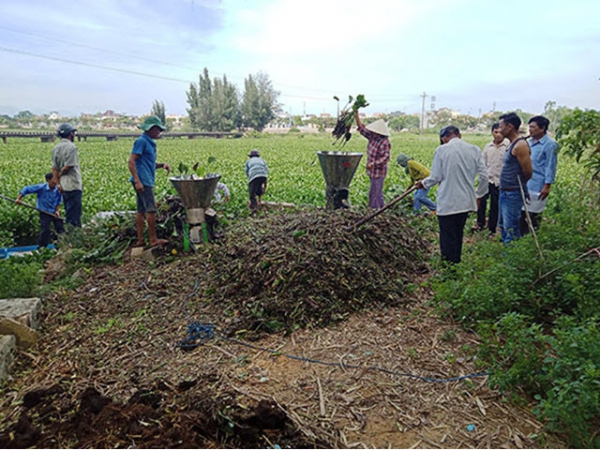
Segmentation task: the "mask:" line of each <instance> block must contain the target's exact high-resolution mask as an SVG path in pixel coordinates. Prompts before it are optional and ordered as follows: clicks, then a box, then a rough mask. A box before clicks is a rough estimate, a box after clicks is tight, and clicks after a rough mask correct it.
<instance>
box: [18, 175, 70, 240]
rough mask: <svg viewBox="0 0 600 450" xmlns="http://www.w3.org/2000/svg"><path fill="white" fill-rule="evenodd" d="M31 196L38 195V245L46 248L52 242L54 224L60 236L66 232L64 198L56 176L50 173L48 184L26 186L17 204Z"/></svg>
mask: <svg viewBox="0 0 600 450" xmlns="http://www.w3.org/2000/svg"><path fill="white" fill-rule="evenodd" d="M29 194H36V195H37V202H36V204H37V209H38V210H39V211H40V226H41V231H40V235H39V236H38V245H39V246H40V247H46V246H47V245H48V244H49V243H50V241H51V233H52V230H51V225H52V224H54V231H55V232H56V234H60V233H62V232H64V231H65V229H64V226H63V221H62V219H61V218H60V210H59V207H60V204H61V202H62V196H61V195H60V191H59V190H58V188H57V182H56V179H55V178H54V174H53V173H52V172H49V173H47V174H46V183H41V184H33V185H31V186H25V187H24V188H23V189H21V192H19V195H18V197H17V198H16V200H15V202H17V203H19V204H20V203H21V199H22V198H23V197H25V196H26V195H29Z"/></svg>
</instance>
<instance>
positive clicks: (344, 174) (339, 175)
mask: <svg viewBox="0 0 600 450" xmlns="http://www.w3.org/2000/svg"><path fill="white" fill-rule="evenodd" d="M362 155H363V154H362V153H350V152H317V156H318V157H319V164H321V170H322V171H323V176H324V177H325V184H326V185H327V188H326V192H325V194H326V196H327V207H328V208H333V209H337V208H342V207H348V190H349V188H350V182H351V181H352V178H353V177H354V174H355V173H356V169H357V168H358V164H359V163H360V159H361V158H362Z"/></svg>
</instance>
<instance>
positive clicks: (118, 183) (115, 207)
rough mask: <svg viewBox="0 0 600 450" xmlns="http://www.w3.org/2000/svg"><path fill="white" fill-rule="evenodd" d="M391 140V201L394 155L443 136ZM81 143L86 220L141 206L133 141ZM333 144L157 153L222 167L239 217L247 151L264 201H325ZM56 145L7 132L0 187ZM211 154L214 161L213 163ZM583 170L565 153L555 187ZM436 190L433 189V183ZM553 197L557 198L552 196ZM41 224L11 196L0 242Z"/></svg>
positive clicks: (175, 142) (252, 142)
mask: <svg viewBox="0 0 600 450" xmlns="http://www.w3.org/2000/svg"><path fill="white" fill-rule="evenodd" d="M464 138H465V140H466V141H468V142H470V143H473V144H475V145H477V146H479V147H480V148H483V146H484V145H485V144H486V143H487V142H489V137H488V136H485V135H466V136H464ZM391 141H392V158H391V161H390V166H389V173H388V177H387V179H386V182H385V186H384V192H385V194H386V200H391V199H392V198H393V197H394V196H395V195H397V194H398V193H399V192H401V191H402V190H403V189H404V188H405V187H406V185H407V182H408V177H407V176H406V175H405V174H404V173H403V171H402V170H401V168H400V167H399V166H398V165H397V164H396V162H395V161H396V157H397V155H398V154H399V153H401V152H402V153H406V154H407V155H409V156H411V157H413V158H415V159H417V160H418V161H420V162H422V163H423V164H425V165H426V166H430V165H431V161H432V158H433V153H434V151H435V148H436V147H437V145H438V143H439V141H438V138H437V136H435V135H425V136H417V135H413V134H408V133H402V134H396V135H394V136H392V138H391ZM75 143H76V144H77V146H78V148H79V159H80V164H81V169H82V176H83V183H84V194H83V195H84V196H83V215H84V217H83V219H84V221H86V220H89V219H90V218H91V217H92V216H93V215H94V214H96V213H98V212H101V211H122V210H133V209H135V195H134V192H133V188H132V186H131V184H130V183H129V171H128V169H127V159H128V157H129V154H130V152H131V147H132V145H133V140H131V139H124V138H121V139H119V140H118V141H112V142H108V141H106V140H104V138H91V139H89V140H88V141H81V142H77V141H76V142H75ZM331 143H332V139H331V136H330V135H329V134H319V135H301V134H300V135H298V134H293V135H265V136H264V137H256V138H241V139H212V138H204V139H180V138H177V139H160V140H158V159H159V161H160V162H166V163H168V164H170V166H171V168H172V175H177V167H178V165H179V163H184V164H186V165H187V166H189V167H191V166H192V165H193V164H195V163H196V162H199V163H200V166H201V167H204V169H205V171H206V172H207V173H208V172H218V173H220V174H221V176H222V181H223V182H225V183H226V184H227V186H228V187H229V189H230V190H231V193H232V198H231V203H229V204H227V205H224V212H225V213H226V214H227V215H228V216H229V217H230V218H236V217H239V216H242V215H244V214H246V201H247V180H246V176H245V174H244V162H245V161H246V159H247V155H248V153H249V151H250V150H251V149H254V148H256V149H258V150H260V152H261V155H262V156H263V158H264V159H265V160H266V161H267V163H268V165H269V168H270V174H269V189H268V193H267V194H266V196H265V198H264V200H265V201H270V202H290V203H295V204H299V205H301V204H310V205H317V206H324V205H325V181H324V178H323V175H322V172H321V168H320V166H319V162H318V158H317V155H316V153H317V152H318V151H324V150H338V148H337V147H333V146H332V145H331ZM53 145H54V144H53V143H41V142H39V141H38V140H36V139H9V140H8V143H7V144H4V145H2V146H0V149H1V150H0V151H2V158H1V161H0V186H1V188H0V193H1V194H3V195H6V196H9V197H12V198H15V197H16V196H17V195H18V193H19V190H20V189H21V188H22V187H23V186H25V185H28V184H36V183H41V182H43V181H44V174H45V173H46V172H48V171H50V169H51V162H50V161H51V157H50V155H51V151H52V147H53ZM343 150H344V151H349V152H362V153H365V150H366V140H365V139H364V138H363V137H362V136H360V135H358V134H357V133H354V135H353V137H352V139H351V140H350V141H349V142H348V143H347V144H346V146H345V147H344V148H343ZM211 157H213V158H214V161H212V162H211V163H208V160H209V158H211ZM213 158H211V160H212V159H213ZM365 164H366V155H365V156H363V158H362V160H361V164H360V166H359V168H358V169H357V172H356V175H355V176H354V179H353V181H352V185H351V192H350V199H351V202H352V204H353V205H354V206H357V207H364V206H365V205H366V204H367V199H368V188H369V180H368V177H367V176H366V174H365ZM580 174H581V170H580V169H579V168H578V166H577V165H576V164H575V163H573V162H570V161H569V162H568V161H567V160H566V158H561V159H560V164H559V176H558V180H559V181H558V183H557V186H560V187H567V186H569V185H570V184H571V181H573V182H574V184H573V186H572V187H571V189H575V188H576V186H578V185H579V180H581V177H582V175H580ZM156 181H157V184H156V188H155V195H156V198H157V199H160V198H162V197H164V195H166V194H175V190H174V189H173V187H172V186H171V184H170V182H169V181H168V177H167V175H166V172H165V171H163V170H158V171H157V180H156ZM432 195H435V189H434V190H433V192H432ZM25 201H26V202H28V203H29V204H34V203H35V199H34V198H31V197H29V198H26V199H25ZM549 201H550V203H551V202H552V196H551V197H550V200H549ZM37 227H38V224H37V216H36V213H35V212H34V211H31V210H29V209H26V208H23V207H18V206H16V205H13V204H11V203H9V202H6V201H3V202H2V203H0V243H2V245H10V244H11V243H12V242H13V241H22V240H24V239H25V240H26V239H28V238H33V237H34V236H35V235H36V233H37Z"/></svg>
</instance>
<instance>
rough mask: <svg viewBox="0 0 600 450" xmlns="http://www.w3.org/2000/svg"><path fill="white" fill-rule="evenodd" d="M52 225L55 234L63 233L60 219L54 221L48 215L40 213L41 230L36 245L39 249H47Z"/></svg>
mask: <svg viewBox="0 0 600 450" xmlns="http://www.w3.org/2000/svg"><path fill="white" fill-rule="evenodd" d="M52 224H54V231H55V232H56V234H60V233H63V232H64V231H65V228H64V226H63V221H62V219H55V218H54V217H52V216H49V215H48V214H44V213H40V227H41V229H42V230H41V231H40V235H39V236H38V245H39V246H40V247H47V246H48V244H49V243H50V242H51V241H52V229H51V226H52Z"/></svg>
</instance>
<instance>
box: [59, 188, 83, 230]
mask: <svg viewBox="0 0 600 450" xmlns="http://www.w3.org/2000/svg"><path fill="white" fill-rule="evenodd" d="M62 195H63V200H64V202H65V222H67V223H68V224H71V225H73V226H74V227H81V191H64V192H63V194H62Z"/></svg>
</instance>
